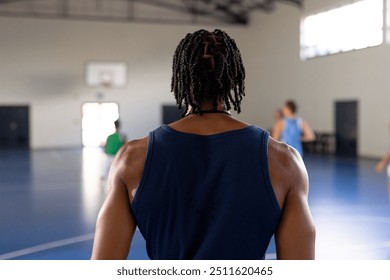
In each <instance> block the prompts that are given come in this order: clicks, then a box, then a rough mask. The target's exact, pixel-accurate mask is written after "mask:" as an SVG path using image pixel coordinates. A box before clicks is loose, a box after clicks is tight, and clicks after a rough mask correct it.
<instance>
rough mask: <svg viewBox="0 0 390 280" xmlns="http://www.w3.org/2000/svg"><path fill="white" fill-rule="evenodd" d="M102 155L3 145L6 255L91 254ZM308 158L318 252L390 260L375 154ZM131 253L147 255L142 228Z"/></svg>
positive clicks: (383, 188)
mask: <svg viewBox="0 0 390 280" xmlns="http://www.w3.org/2000/svg"><path fill="white" fill-rule="evenodd" d="M103 161H104V156H103V154H102V152H101V151H100V150H99V149H80V150H39V151H30V152H28V151H20V150H19V151H18V150H14V151H9V150H8V151H5V150H3V151H0V259H24V260H31V259H44V260H51V259H57V260H58V259H59V260H66V259H89V257H90V254H91V248H92V242H93V232H94V226H95V221H96V217H97V214H98V211H99V208H100V206H101V204H102V202H103V200H104V196H105V191H106V190H105V188H106V186H105V183H104V182H102V181H101V180H100V176H101V170H102V165H103ZM305 162H306V166H307V169H308V172H309V177H310V188H311V189H310V197H309V200H310V205H311V209H312V213H313V217H314V221H315V224H316V228H317V242H316V247H317V249H316V250H317V254H316V255H317V259H336V260H342V259H361V260H371V259H380V260H389V259H390V206H389V194H388V189H387V181H386V180H387V179H386V176H385V174H378V173H376V172H375V170H374V168H375V164H376V161H374V160H368V159H348V158H337V157H335V156H329V155H319V154H307V155H306V156H305ZM267 258H268V259H273V258H275V246H274V244H273V242H271V245H270V247H269V249H268V254H267ZM129 259H147V255H146V252H145V244H144V241H143V239H142V237H141V236H140V234H139V232H138V231H137V233H136V235H135V238H134V240H133V245H132V249H131V252H130V255H129Z"/></svg>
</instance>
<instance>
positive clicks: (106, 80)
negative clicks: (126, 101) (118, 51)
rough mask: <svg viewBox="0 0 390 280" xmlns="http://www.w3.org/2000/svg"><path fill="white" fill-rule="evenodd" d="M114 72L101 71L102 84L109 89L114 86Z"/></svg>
mask: <svg viewBox="0 0 390 280" xmlns="http://www.w3.org/2000/svg"><path fill="white" fill-rule="evenodd" d="M113 76H114V75H113V73H112V72H111V71H102V72H101V73H100V85H101V86H102V87H103V88H105V89H109V88H111V86H112V81H113V79H114V77H113Z"/></svg>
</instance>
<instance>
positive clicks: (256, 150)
mask: <svg viewBox="0 0 390 280" xmlns="http://www.w3.org/2000/svg"><path fill="white" fill-rule="evenodd" d="M268 137H269V134H268V132H265V131H264V130H262V129H260V128H258V127H255V126H248V127H245V128H242V129H238V130H233V131H227V132H223V133H218V134H214V135H207V136H204V135H196V134H189V133H184V132H179V131H176V130H174V129H172V128H170V127H169V126H166V125H163V126H162V127H160V128H158V129H156V130H154V131H153V132H151V133H150V134H149V143H148V150H147V155H146V162H145V168H144V172H143V175H142V178H141V181H140V184H139V186H138V189H137V192H136V195H135V197H134V200H133V203H132V210H133V214H134V217H135V220H136V223H137V226H138V228H139V230H140V232H141V234H142V235H143V237H144V238H145V240H146V247H147V252H148V256H149V258H151V259H168V260H173V259H203V260H204V259H221V260H222V259H263V258H264V257H265V252H266V250H267V247H268V244H269V242H270V239H271V237H272V235H273V234H274V233H275V231H276V229H277V226H278V224H279V220H280V215H281V209H280V207H279V205H278V202H277V200H276V196H275V193H274V191H273V188H272V186H271V181H270V176H269V170H268Z"/></svg>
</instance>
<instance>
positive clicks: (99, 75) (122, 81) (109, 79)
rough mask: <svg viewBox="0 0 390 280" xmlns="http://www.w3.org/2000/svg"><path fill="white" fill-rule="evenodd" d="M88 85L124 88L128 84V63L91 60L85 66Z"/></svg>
mask: <svg viewBox="0 0 390 280" xmlns="http://www.w3.org/2000/svg"><path fill="white" fill-rule="evenodd" d="M85 83H86V85H87V86H88V87H102V86H103V87H113V88H123V87H125V86H126V85H127V65H126V63H124V62H101V61H89V62H87V63H86V67H85Z"/></svg>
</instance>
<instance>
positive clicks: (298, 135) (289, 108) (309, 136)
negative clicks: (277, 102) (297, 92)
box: [272, 100, 315, 156]
mask: <svg viewBox="0 0 390 280" xmlns="http://www.w3.org/2000/svg"><path fill="white" fill-rule="evenodd" d="M297 110H298V106H297V104H296V103H295V102H294V101H293V100H287V101H286V103H285V104H284V106H283V109H282V112H283V118H281V119H279V120H278V121H276V123H275V126H274V128H273V129H272V137H273V138H274V139H276V140H279V141H281V142H284V143H286V144H288V145H290V146H291V147H293V148H295V149H296V150H297V151H298V153H299V154H300V155H301V156H303V147H302V142H311V141H314V140H315V135H314V132H313V130H312V129H311V127H310V126H309V124H308V123H307V122H306V121H305V120H304V119H302V118H300V117H298V116H297V115H296V113H297Z"/></svg>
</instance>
